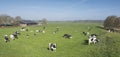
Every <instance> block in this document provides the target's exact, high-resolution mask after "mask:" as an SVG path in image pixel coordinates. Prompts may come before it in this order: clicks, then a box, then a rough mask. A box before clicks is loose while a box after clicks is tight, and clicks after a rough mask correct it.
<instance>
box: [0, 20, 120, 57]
mask: <svg viewBox="0 0 120 57" xmlns="http://www.w3.org/2000/svg"><path fill="white" fill-rule="evenodd" d="M101 26H102V24H100V23H72V22H54V23H52V22H51V23H48V25H46V29H45V32H46V33H45V34H43V33H39V32H38V33H36V36H34V32H30V31H35V30H38V29H40V30H43V26H28V27H26V28H28V32H26V31H24V32H21V35H19V36H18V37H19V39H15V40H11V39H10V42H8V43H5V41H4V35H6V34H7V35H10V34H12V33H14V32H15V31H16V30H20V29H21V27H10V28H0V57H120V33H115V32H107V31H106V30H104V29H102V27H101ZM56 27H59V28H60V30H59V31H58V32H57V33H56V34H53V31H55V30H56ZM83 31H86V32H87V31H88V32H89V33H90V34H97V35H98V37H97V38H99V39H100V42H99V43H97V44H95V45H94V44H91V45H88V44H87V43H86V40H88V36H85V35H83V34H82V32H83ZM65 33H68V34H71V35H72V37H73V38H72V39H65V38H63V37H62V36H63V35H64V34H65ZM27 34H29V35H30V36H29V37H28V38H27V37H26V35H27ZM50 42H53V43H56V44H57V50H56V52H54V51H50V50H48V49H47V48H48V43H50Z"/></svg>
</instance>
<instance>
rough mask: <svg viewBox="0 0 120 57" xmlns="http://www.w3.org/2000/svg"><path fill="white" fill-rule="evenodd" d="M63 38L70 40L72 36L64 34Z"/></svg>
mask: <svg viewBox="0 0 120 57" xmlns="http://www.w3.org/2000/svg"><path fill="white" fill-rule="evenodd" d="M63 37H64V38H68V39H70V38H72V36H71V35H70V34H64V35H63Z"/></svg>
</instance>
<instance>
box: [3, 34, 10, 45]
mask: <svg viewBox="0 0 120 57" xmlns="http://www.w3.org/2000/svg"><path fill="white" fill-rule="evenodd" d="M4 40H5V42H6V43H7V42H9V41H10V40H9V38H8V36H7V35H5V36H4Z"/></svg>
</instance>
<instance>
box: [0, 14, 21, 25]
mask: <svg viewBox="0 0 120 57" xmlns="http://www.w3.org/2000/svg"><path fill="white" fill-rule="evenodd" d="M21 20H22V18H21V17H20V16H16V17H15V18H14V17H11V16H9V15H0V25H18V24H19V21H21Z"/></svg>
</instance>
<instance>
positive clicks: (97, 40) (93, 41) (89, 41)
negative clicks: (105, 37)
mask: <svg viewBox="0 0 120 57" xmlns="http://www.w3.org/2000/svg"><path fill="white" fill-rule="evenodd" d="M96 42H99V39H97V38H96V35H91V36H89V40H88V44H89V45H90V44H91V43H94V44H95V43H96Z"/></svg>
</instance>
